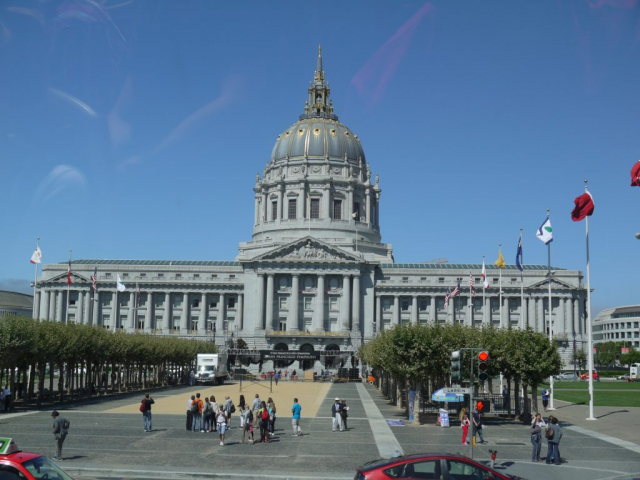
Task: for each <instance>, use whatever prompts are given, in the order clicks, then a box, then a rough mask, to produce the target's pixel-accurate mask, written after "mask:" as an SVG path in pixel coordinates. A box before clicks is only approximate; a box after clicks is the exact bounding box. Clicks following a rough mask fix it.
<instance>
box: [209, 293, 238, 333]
mask: <svg viewBox="0 0 640 480" xmlns="http://www.w3.org/2000/svg"><path fill="white" fill-rule="evenodd" d="M203 295H204V294H203ZM236 321H237V322H238V331H240V330H242V329H243V328H244V293H238V313H237V318H236ZM236 341H237V339H236Z"/></svg>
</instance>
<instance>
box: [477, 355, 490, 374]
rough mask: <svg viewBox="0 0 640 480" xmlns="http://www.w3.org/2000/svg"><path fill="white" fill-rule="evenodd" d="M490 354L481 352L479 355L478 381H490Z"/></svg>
mask: <svg viewBox="0 0 640 480" xmlns="http://www.w3.org/2000/svg"><path fill="white" fill-rule="evenodd" d="M487 370H489V352H487V351H484V350H483V351H481V352H480V353H478V372H479V373H478V380H480V381H481V382H485V381H487V380H488V379H489V374H488V373H487Z"/></svg>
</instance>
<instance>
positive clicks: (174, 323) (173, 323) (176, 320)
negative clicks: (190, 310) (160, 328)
mask: <svg viewBox="0 0 640 480" xmlns="http://www.w3.org/2000/svg"><path fill="white" fill-rule="evenodd" d="M171 327H172V328H173V330H180V317H178V316H175V317H173V318H172V319H171Z"/></svg>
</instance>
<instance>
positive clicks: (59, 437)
mask: <svg viewBox="0 0 640 480" xmlns="http://www.w3.org/2000/svg"><path fill="white" fill-rule="evenodd" d="M51 416H52V417H53V438H55V441H56V456H55V457H52V460H57V461H62V444H63V443H64V441H65V439H66V438H67V435H68V434H69V426H70V425H71V422H69V420H66V419H65V418H63V417H61V416H60V414H59V413H58V411H57V410H54V411H53V412H51Z"/></svg>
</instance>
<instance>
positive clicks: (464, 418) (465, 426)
mask: <svg viewBox="0 0 640 480" xmlns="http://www.w3.org/2000/svg"><path fill="white" fill-rule="evenodd" d="M469 425H471V421H470V420H469V415H467V409H466V408H464V407H463V408H462V410H460V426H461V427H462V444H463V445H469V442H467V434H468V433H469Z"/></svg>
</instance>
